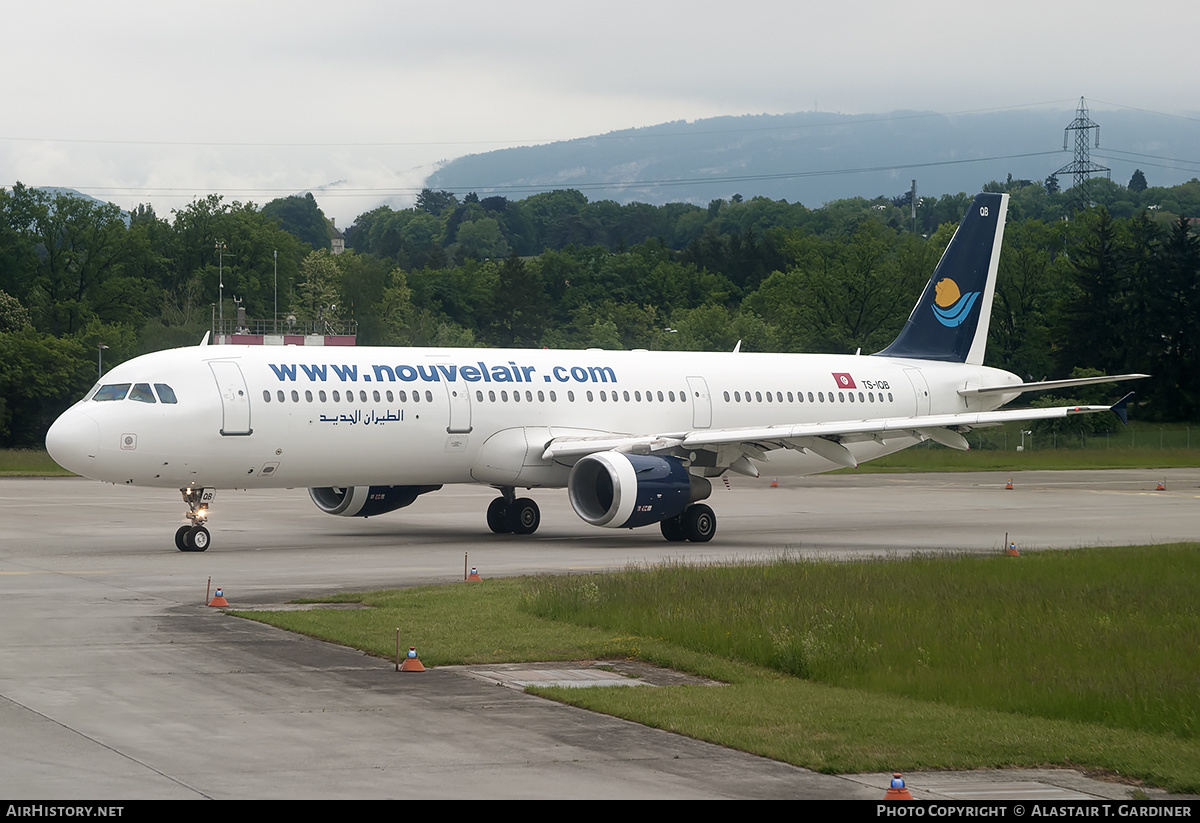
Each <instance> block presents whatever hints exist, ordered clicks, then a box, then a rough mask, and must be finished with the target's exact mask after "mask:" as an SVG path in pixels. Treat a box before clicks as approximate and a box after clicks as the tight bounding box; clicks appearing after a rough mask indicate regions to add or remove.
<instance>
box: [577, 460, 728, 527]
mask: <svg viewBox="0 0 1200 823" xmlns="http://www.w3.org/2000/svg"><path fill="white" fill-rule="evenodd" d="M567 492H568V496H569V497H570V499H571V508H573V509H574V510H575V514H577V515H579V516H580V517H581V518H582V519H583V520H584V521H586V522H588V523H591V524H592V525H593V526H607V527H608V528H610V529H623V528H634V527H636V526H647V525H649V524H651V523H658V522H660V521H662V520H666V519H668V518H671V517H676V516H677V515H679V514H680V513H682V512H683V510H684V509H685V508H687V507H688V506H689V505H690V504H692V503H694V502H696V501H697V500H703V499H705V498H706V497H708V496H709V495H710V494H711V493H712V484H710V483H709V482H708V480H706V479H705V478H703V477H696V476H694V475H692V474H690V473H689V472H688V470H687V469H686V468H685V467H684V465H683V461H682V460H680V459H679V458H677V457H657V456H654V455H648V454H625V453H623V452H597V453H596V454H589V455H587V456H585V457H582V458H580V460H579V462H577V463H576V464H575V466H574V468H572V469H571V476H570V478H569V479H568V480H567Z"/></svg>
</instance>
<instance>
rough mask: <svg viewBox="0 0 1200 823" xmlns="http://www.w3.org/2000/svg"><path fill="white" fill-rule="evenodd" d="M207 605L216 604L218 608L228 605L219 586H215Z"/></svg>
mask: <svg viewBox="0 0 1200 823" xmlns="http://www.w3.org/2000/svg"><path fill="white" fill-rule="evenodd" d="M208 605H210V606H217V607H218V608H219V607H221V606H228V605H229V601H228V600H226V599H225V595H224V594H223V593H222V592H221V587H220V586H217V593H216V595H215V596H214V597H213V599H212V600H210V601H208Z"/></svg>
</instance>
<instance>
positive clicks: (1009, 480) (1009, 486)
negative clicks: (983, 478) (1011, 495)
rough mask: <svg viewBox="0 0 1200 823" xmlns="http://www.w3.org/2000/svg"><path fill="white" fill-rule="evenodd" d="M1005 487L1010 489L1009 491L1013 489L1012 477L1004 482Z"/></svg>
mask: <svg viewBox="0 0 1200 823" xmlns="http://www.w3.org/2000/svg"><path fill="white" fill-rule="evenodd" d="M1004 488H1006V489H1008V490H1009V491H1012V478H1011V477H1010V478H1008V482H1007V483H1005V484H1004Z"/></svg>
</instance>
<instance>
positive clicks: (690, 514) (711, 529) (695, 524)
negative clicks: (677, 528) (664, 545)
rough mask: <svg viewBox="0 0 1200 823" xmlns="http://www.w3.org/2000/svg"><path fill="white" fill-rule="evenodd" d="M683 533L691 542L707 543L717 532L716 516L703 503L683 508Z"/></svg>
mask: <svg viewBox="0 0 1200 823" xmlns="http://www.w3.org/2000/svg"><path fill="white" fill-rule="evenodd" d="M681 520H682V521H683V533H684V534H685V535H686V536H687V539H688V540H690V541H692V542H693V543H707V542H708V541H709V540H712V539H713V535H715V534H716V533H717V516H716V515H715V514H714V513H713V510H712V509H710V508H709V507H708V506H706V505H704V504H703V503H696V504H695V505H693V506H688V507H687V508H686V509H684V510H683V516H682V518H681Z"/></svg>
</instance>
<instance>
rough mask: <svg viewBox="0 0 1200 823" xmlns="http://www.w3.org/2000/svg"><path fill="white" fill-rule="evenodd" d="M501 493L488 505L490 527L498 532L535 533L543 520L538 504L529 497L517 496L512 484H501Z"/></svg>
mask: <svg viewBox="0 0 1200 823" xmlns="http://www.w3.org/2000/svg"><path fill="white" fill-rule="evenodd" d="M500 494H502V495H503V497H497V498H496V499H495V500H493V501H492V503H491V505H489V506H488V510H487V524H488V528H489V529H491V530H492V531H493V532H495V533H496V534H533V533H534V532H535V531H537V527H538V526H539V525H540V524H541V522H542V512H541V509H539V508H538V504H537V503H535V502H533V500H531V499H530V498H528V497H517V496H516V489H514V488H513V487H512V486H501V487H500Z"/></svg>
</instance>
